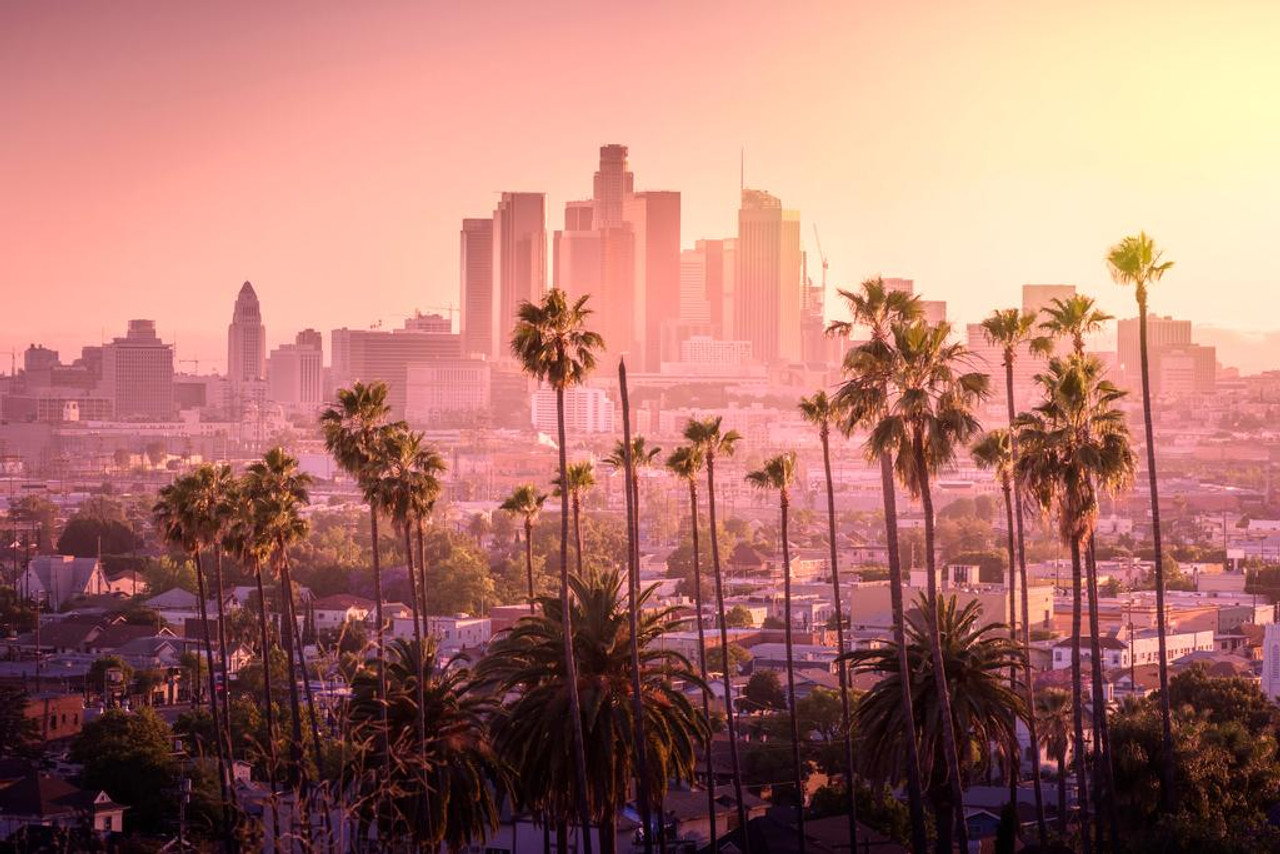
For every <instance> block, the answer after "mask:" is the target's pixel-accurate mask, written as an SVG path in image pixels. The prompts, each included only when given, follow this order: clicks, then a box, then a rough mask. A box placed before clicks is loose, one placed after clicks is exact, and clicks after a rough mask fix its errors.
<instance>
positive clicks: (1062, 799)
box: [1058, 749, 1067, 839]
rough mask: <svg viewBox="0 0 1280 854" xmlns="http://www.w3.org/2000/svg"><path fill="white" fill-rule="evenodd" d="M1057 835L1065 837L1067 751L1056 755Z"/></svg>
mask: <svg viewBox="0 0 1280 854" xmlns="http://www.w3.org/2000/svg"><path fill="white" fill-rule="evenodd" d="M1058 833H1059V834H1060V835H1061V836H1062V837H1063V838H1064V839H1065V838H1066V836H1067V751H1066V750H1065V749H1064V750H1063V751H1062V752H1061V753H1059V754H1058Z"/></svg>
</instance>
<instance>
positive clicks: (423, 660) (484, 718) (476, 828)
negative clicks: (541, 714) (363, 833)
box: [350, 639, 511, 851]
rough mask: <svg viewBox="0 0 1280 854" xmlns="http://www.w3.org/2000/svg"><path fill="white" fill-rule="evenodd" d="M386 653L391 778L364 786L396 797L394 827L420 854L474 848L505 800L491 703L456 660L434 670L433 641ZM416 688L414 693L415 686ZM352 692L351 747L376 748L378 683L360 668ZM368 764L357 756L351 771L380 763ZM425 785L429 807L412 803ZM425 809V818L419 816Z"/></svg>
mask: <svg viewBox="0 0 1280 854" xmlns="http://www.w3.org/2000/svg"><path fill="white" fill-rule="evenodd" d="M390 652H391V655H390V657H389V661H388V665H387V675H388V686H389V688H390V693H389V694H388V698H387V707H388V717H389V719H390V721H391V731H392V732H394V733H396V734H397V735H396V738H395V739H394V741H393V742H392V751H393V757H392V758H393V760H394V762H393V765H392V767H393V777H392V779H391V780H390V781H366V783H365V785H366V786H368V787H369V788H376V787H379V786H384V785H385V787H386V788H390V789H391V790H392V791H394V792H396V793H397V796H396V797H395V799H394V800H395V803H394V806H395V808H396V812H397V814H398V820H397V825H398V826H403V827H405V828H407V832H408V834H409V836H410V837H411V838H412V839H413V840H414V842H416V843H417V844H418V845H419V846H421V849H422V850H436V849H440V848H443V849H444V850H448V851H460V850H463V849H464V848H465V847H466V846H468V845H474V844H479V843H480V842H481V841H482V840H483V839H484V838H485V837H486V836H487V835H488V834H489V833H491V832H493V831H494V830H496V829H497V828H498V820H499V815H500V809H501V804H502V801H503V800H504V799H505V798H506V797H508V796H509V795H510V793H511V775H510V773H509V770H508V768H507V766H506V763H505V762H503V760H502V758H501V757H500V756H499V755H498V753H497V751H496V750H495V749H494V746H493V741H492V737H491V736H490V732H489V720H490V718H491V717H492V715H493V714H494V712H495V711H496V703H495V700H494V698H493V696H492V694H491V693H490V692H488V691H485V690H483V689H482V686H480V685H478V684H477V682H476V681H475V678H474V674H473V673H472V672H471V671H470V670H469V669H468V668H467V667H466V666H465V664H464V662H463V661H462V660H461V659H460V658H455V659H452V660H450V661H448V662H445V663H443V664H441V663H439V662H438V653H437V647H436V643H435V641H434V640H431V639H428V640H427V641H426V645H425V646H419V645H418V643H417V641H413V642H409V641H403V640H397V641H393V642H392V644H391V647H390ZM419 681H421V682H422V683H423V684H422V685H421V686H419V685H417V684H415V683H417V682H419ZM351 690H352V697H351V705H350V722H351V725H352V733H353V738H352V739H351V741H352V742H353V743H354V744H357V745H371V744H372V745H376V744H378V739H377V738H376V737H369V736H370V735H373V734H375V733H376V732H377V730H378V728H379V727H380V725H381V724H380V719H381V710H380V706H381V705H382V704H381V703H380V702H379V701H378V693H377V692H378V684H377V679H376V678H375V677H374V675H373V674H372V673H371V672H370V671H369V670H367V669H362V670H360V671H359V672H357V674H356V676H355V678H354V679H353V680H352V684H351ZM419 698H421V699H419ZM419 707H425V708H426V709H427V711H428V714H427V715H426V719H427V720H429V721H430V730H429V731H427V732H426V733H422V732H420V731H419V730H418V728H417V726H416V724H415V720H416V719H417V718H418V710H419ZM375 749H376V748H375ZM370 759H371V757H366V756H359V757H357V758H356V759H355V760H353V762H352V764H353V766H355V767H357V768H364V767H368V766H369V765H375V766H377V765H382V764H383V763H382V761H381V759H379V758H378V757H372V761H370ZM426 779H430V780H431V786H432V794H433V795H434V797H432V798H431V799H430V800H429V801H428V800H426V799H425V798H420V797H415V794H417V792H416V791H415V790H416V789H417V788H418V787H419V786H421V785H422V781H424V780H426ZM424 809H427V810H429V811H430V812H429V814H425V815H424V814H423V812H422V811H423V810H424Z"/></svg>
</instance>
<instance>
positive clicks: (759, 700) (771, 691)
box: [742, 670, 787, 711]
mask: <svg viewBox="0 0 1280 854" xmlns="http://www.w3.org/2000/svg"><path fill="white" fill-rule="evenodd" d="M742 700H743V702H744V703H746V704H747V707H748V709H749V710H751V711H771V710H780V709H785V708H786V707H787V695H786V692H784V691H783V690H782V680H781V679H780V678H779V676H778V671H776V670H757V671H756V672H755V673H752V674H751V678H750V679H748V680H747V687H746V688H744V689H743V691H742Z"/></svg>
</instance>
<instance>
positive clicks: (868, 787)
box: [809, 779, 911, 845]
mask: <svg viewBox="0 0 1280 854" xmlns="http://www.w3.org/2000/svg"><path fill="white" fill-rule="evenodd" d="M854 797H855V798H856V799H857V803H858V823H859V824H863V825H866V826H867V827H869V828H871V829H872V830H875V831H877V832H879V833H883V834H884V835H885V836H887V837H889V838H890V839H892V840H893V841H895V842H897V843H899V844H900V845H907V844H908V842H909V841H910V839H911V812H910V811H909V810H908V809H907V805H906V804H904V803H903V802H902V801H900V800H898V798H897V797H895V796H894V793H893V789H891V788H889V787H888V786H886V785H880V786H873V785H872V784H870V783H868V782H866V781H865V780H861V779H859V780H858V785H857V788H856V789H855V790H854ZM848 812H849V795H848V788H847V787H846V786H845V785H844V784H843V783H828V784H827V785H825V786H821V787H819V788H818V789H817V790H816V791H815V792H814V793H813V797H812V799H811V801H810V807H809V813H810V814H811V815H812V816H813V817H814V818H825V817H827V816H833V815H847V814H848Z"/></svg>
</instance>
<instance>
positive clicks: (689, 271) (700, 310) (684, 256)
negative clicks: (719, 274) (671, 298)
mask: <svg viewBox="0 0 1280 854" xmlns="http://www.w3.org/2000/svg"><path fill="white" fill-rule="evenodd" d="M680 320H681V322H683V323H689V324H695V323H696V324H703V325H705V326H710V325H711V301H710V300H709V299H708V298H707V253H706V252H703V251H701V250H700V249H686V250H684V251H683V252H681V253H680Z"/></svg>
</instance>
